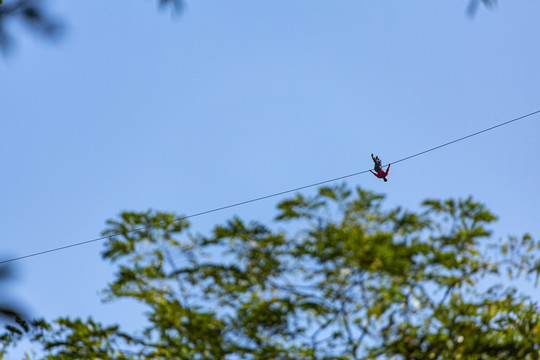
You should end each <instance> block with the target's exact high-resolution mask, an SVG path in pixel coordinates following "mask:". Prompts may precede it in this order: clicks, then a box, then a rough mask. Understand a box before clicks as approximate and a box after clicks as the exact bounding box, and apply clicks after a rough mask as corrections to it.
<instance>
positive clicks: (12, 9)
mask: <svg viewBox="0 0 540 360" xmlns="http://www.w3.org/2000/svg"><path fill="white" fill-rule="evenodd" d="M158 5H159V7H160V8H162V9H169V8H170V9H171V11H172V12H173V13H175V14H179V13H180V12H181V11H182V10H183V7H184V2H183V0H158ZM17 22H18V23H20V24H22V25H23V26H26V27H27V28H28V29H29V30H30V31H31V32H33V33H34V34H36V35H38V36H40V37H41V38H43V39H46V40H49V41H50V40H52V41H54V40H58V39H59V37H60V35H61V34H62V31H63V29H64V26H63V24H62V21H61V20H60V19H58V18H57V17H55V16H52V15H51V14H50V13H49V11H48V9H47V8H46V6H45V5H44V2H43V1H41V0H12V1H9V0H6V2H5V3H4V4H0V52H3V53H4V54H7V53H8V52H9V51H10V50H11V49H12V48H13V45H14V43H15V40H14V39H15V36H14V35H13V34H12V32H11V31H10V27H11V26H12V24H13V23H17Z"/></svg>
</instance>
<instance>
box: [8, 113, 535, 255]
mask: <svg viewBox="0 0 540 360" xmlns="http://www.w3.org/2000/svg"><path fill="white" fill-rule="evenodd" d="M538 113H540V110H537V111H534V112H532V113H529V114H527V115H523V116H520V117H517V118H515V119H512V120H509V121H506V122H503V123H501V124H498V125H495V126H492V127H489V128H487V129H484V130H481V131H478V132H475V133H473V134H470V135H467V136H464V137H461V138H459V139H456V140H453V141H450V142H447V143H444V144H442V145H439V146H435V147H433V148H431V149H428V150H424V151H421V152H419V153H416V154H414V155H410V156H407V157H404V158H402V159H399V160H396V161H394V162H391V164H397V163H400V162H402V161H405V160H409V159H412V158H414V157H416V156H420V155H423V154H426V153H428V152H430V151H434V150H437V149H440V148H442V147H445V146H448V145H451V144H454V143H457V142H459V141H462V140H465V139H468V138H470V137H473V136H476V135H479V134H482V133H484V132H486V131H490V130H493V129H496V128H498V127H501V126H504V125H508V124H510V123H513V122H515V121H518V120H521V119H524V118H527V117H529V116H533V115H536V114H538ZM384 166H386V165H384ZM369 171H371V169H369V170H364V171H359V172H355V173H352V174H348V175H344V176H339V177H336V178H333V179H328V180H324V181H319V182H316V183H313V184H309V185H304V186H300V187H297V188H294V189H290V190H285V191H280V192H277V193H274V194H270V195H265V196H261V197H257V198H253V199H250V200H246V201H241V202H237V203H234V204H230V205H226V206H222V207H218V208H214V209H211V210H206V211H201V212H198V213H195V214H191V215H187V216H182V217H179V218H177V219H176V220H175V221H181V220H185V219H189V218H194V217H197V216H202V215H206V214H210V213H213V212H217V211H221V210H225V209H230V208H233V207H237V206H241V205H246V204H249V203H253V202H256V201H261V200H265V199H269V198H273V197H276V196H280V195H284V194H288V193H291V192H295V191H299V190H304V189H308V188H311V187H315V186H319V185H323V184H327V183H330V182H334V181H337V180H342V179H346V178H349V177H353V176H357V175H361V174H365V173H367V172H369ZM150 227H151V225H148V226H143V227H140V228H136V229H133V230H130V231H128V232H126V233H116V234H112V235H107V236H102V237H98V238H95V239H91V240H86V241H81V242H78V243H73V244H70V245H65V246H60V247H56V248H53V249H49V250H44V251H40V252H36V253H32V254H28V255H23V256H19V257H15V258H11V259H8V260H2V261H0V265H1V264H6V263H9V262H14V261H18V260H22V259H26V258H30V257H34V256H39V255H44V254H48V253H51V252H55V251H60V250H65V249H69V248H72V247H76V246H81V245H85V244H90V243H93V242H97V241H101V240H106V239H110V238H112V237H114V236H118V235H122V234H130V233H133V232H137V231H143V230H146V229H148V228H150Z"/></svg>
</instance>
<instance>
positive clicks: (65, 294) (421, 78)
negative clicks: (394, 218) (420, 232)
mask: <svg viewBox="0 0 540 360" xmlns="http://www.w3.org/2000/svg"><path fill="white" fill-rule="evenodd" d="M5 2H6V3H7V0H6V1H5ZM467 4H468V2H467V1H465V0H463V1H442V0H441V1H433V0H429V1H428V0H423V1H415V0H411V1H399V2H398V1H393V2H390V1H369V2H368V1H352V0H347V1H340V2H336V1H319V0H310V1H305V0H304V1H285V0H273V1H252V0H243V1H240V0H231V1H187V2H186V5H187V6H186V9H185V11H184V12H183V13H182V15H181V16H180V17H178V18H174V17H171V15H170V14H169V13H167V12H160V11H158V10H157V6H156V3H155V2H153V1H145V0H137V1H133V0H129V1H128V0H119V1H114V2H113V1H105V0H96V1H86V2H80V1H76V2H74V1H68V0H56V1H50V2H49V5H50V8H51V11H52V12H53V13H54V14H56V15H58V16H60V17H62V18H63V19H65V21H66V23H67V32H66V35H65V36H64V38H63V40H62V41H61V42H59V43H58V44H55V45H51V44H48V43H46V42H41V41H39V40H38V39H36V38H34V37H31V36H28V35H27V34H26V33H25V32H22V31H19V32H17V34H19V35H20V36H18V46H17V48H16V51H15V52H14V53H13V54H12V55H11V56H9V57H8V58H6V59H5V60H4V61H1V62H0V154H1V156H0V166H1V171H2V176H1V177H0V188H1V189H2V191H1V193H0V194H1V195H0V202H1V204H2V207H1V209H0V254H1V256H2V257H3V258H7V257H14V256H21V255H25V254H28V253H33V252H36V251H42V250H46V249H49V248H54V247H58V246H63V245H67V244H70V243H74V242H79V241H85V240H88V239H92V238H96V237H98V236H99V234H100V232H101V231H102V230H103V229H104V226H105V221H106V220H107V219H108V218H112V217H114V216H116V215H117V214H118V213H119V212H120V211H122V210H137V211H142V210H147V209H149V208H153V209H159V210H167V211H174V212H176V213H178V214H186V215H189V214H192V213H196V212H199V211H204V210H207V209H210V208H215V207H219V206H223V205H227V204H230V203H235V202H238V201H243V200H247V199H250V198H253V197H258V196H264V195H267V194H271V193H275V192H279V191H283V190H287V189H290V188H294V187H298V186H302V185H306V184H310V183H314V182H317V181H322V180H325V179H329V178H333V177H337V176H341V175H346V174H349V173H353V172H357V171H362V170H366V169H369V168H370V167H371V166H372V162H371V158H370V154H371V153H376V154H379V155H380V156H381V158H382V159H383V161H384V162H392V161H394V160H397V159H400V158H403V157H405V156H408V155H411V154H414V153H417V152H419V151H423V150H426V149H428V148H431V147H433V146H437V145H439V144H442V143H444V142H447V141H451V140H453V139H455V138H459V137H461V136H464V135H467V134H470V133H473V132H476V131H479V130H482V129H484V128H487V127H490V126H492V125H495V124H497V123H500V122H503V121H507V120H510V119H512V118H515V117H518V116H521V115H524V114H527V113H530V112H532V111H536V110H539V109H540V98H539V94H540V71H539V70H538V69H539V68H538V64H540V47H539V46H538V39H539V38H540V28H539V26H538V17H539V15H540V3H539V2H538V1H532V0H528V1H525V0H520V1H508V0H506V1H503V0H501V1H500V4H499V6H498V7H497V8H496V9H494V10H487V9H485V8H483V7H481V8H480V9H479V12H478V13H477V16H476V17H475V18H474V19H470V18H469V17H467V16H466V15H465V9H466V7H467ZM539 140H540V116H534V117H530V118H527V119H524V120H521V121H519V122H517V123H514V124H512V125H509V126H506V127H502V128H499V129H496V130H493V131H491V132H488V133H485V134H482V135H479V136H477V137H474V138H472V139H468V140H465V141H463V142H460V143H457V144H455V145H452V146H449V147H445V148H443V149H440V150H437V151H435V152H431V153H429V154H426V155H424V156H422V157H417V158H414V159H411V160H409V161H406V162H403V163H399V164H396V166H395V167H392V168H391V172H390V176H389V182H387V183H383V182H382V181H380V180H378V179H376V178H375V177H374V176H372V175H370V174H365V175H360V176H358V177H354V178H351V179H349V180H348V181H347V183H348V184H349V186H356V185H360V186H362V187H364V188H367V189H371V190H374V191H377V192H383V193H385V194H386V195H387V205H388V206H394V205H402V206H404V207H406V208H411V209H416V208H417V207H418V204H419V203H420V202H421V201H422V200H424V199H426V198H447V197H467V196H469V195H473V197H474V198H475V199H476V200H479V201H482V202H484V203H485V204H487V206H488V207H489V208H490V209H491V210H492V211H493V212H494V213H495V214H497V215H498V216H499V217H500V221H499V222H498V223H497V224H496V225H495V226H494V227H493V230H494V236H496V237H504V236H506V235H507V234H516V235H520V234H522V233H524V232H531V233H532V234H533V235H535V236H536V237H538V236H540V223H539V222H538V215H539V213H540V205H539V204H540V187H539V185H540V181H539V179H540V161H538V160H539V159H540V141H539ZM312 192H313V190H308V191H305V192H304V193H305V194H310V193H312ZM278 200H279V198H276V199H270V200H265V201H261V202H257V203H254V204H250V205H246V206H243V207H238V208H234V209H230V210H226V211H223V212H220V213H215V214H211V215H208V216H204V217H200V218H196V219H194V220H193V225H194V230H195V231H198V232H201V233H204V232H206V231H208V230H209V229H210V228H211V227H212V226H213V225H215V224H217V223H219V222H222V221H224V220H225V219H227V218H230V217H231V216H233V215H238V216H239V217H241V218H243V219H259V220H263V221H271V219H272V217H273V215H274V214H275V212H274V209H275V204H276V203H277V201H278ZM102 248H103V244H102V243H94V244H91V245H87V246H81V247H78V248H73V249H69V250H65V251H61V252H57V253H51V254H47V255H43V256H39V257H34V258H29V259H26V260H22V261H19V262H17V263H16V264H15V265H16V272H17V275H18V276H17V281H16V282H14V283H13V284H10V286H9V287H8V288H4V289H3V290H2V298H4V297H9V298H12V299H17V300H19V301H21V302H22V303H24V304H25V306H26V308H27V309H28V310H29V311H30V312H31V313H32V314H33V315H36V316H44V317H46V318H53V317H57V316H61V315H70V316H81V317H87V316H88V315H93V316H94V317H95V318H97V319H98V320H102V321H104V322H105V323H116V322H121V323H123V324H125V325H126V326H127V327H135V326H137V324H138V323H139V322H140V321H141V318H142V317H140V316H139V310H140V309H138V308H137V307H135V306H132V305H129V304H127V305H126V303H113V304H105V305H104V304H102V303H101V300H100V299H101V298H100V295H99V292H100V290H101V289H103V288H104V287H105V284H106V282H107V281H109V280H110V279H111V278H112V273H113V270H114V269H113V268H112V267H111V266H109V265H108V264H106V263H104V262H103V261H102V260H101V257H100V251H101V250H102ZM4 294H7V295H6V296H4Z"/></svg>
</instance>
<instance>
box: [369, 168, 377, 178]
mask: <svg viewBox="0 0 540 360" xmlns="http://www.w3.org/2000/svg"><path fill="white" fill-rule="evenodd" d="M369 172H370V173H372V174H373V175H375V176H377V177H379V176H378V175H377V174H375V173H374V172H373V171H371V170H369Z"/></svg>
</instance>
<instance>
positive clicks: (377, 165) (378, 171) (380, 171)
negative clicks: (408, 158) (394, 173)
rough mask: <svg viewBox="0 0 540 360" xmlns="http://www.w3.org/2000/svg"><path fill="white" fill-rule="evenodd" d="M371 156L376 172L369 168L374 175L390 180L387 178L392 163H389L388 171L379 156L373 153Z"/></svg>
mask: <svg viewBox="0 0 540 360" xmlns="http://www.w3.org/2000/svg"><path fill="white" fill-rule="evenodd" d="M371 158H372V159H373V162H374V163H375V169H374V170H375V172H373V171H372V170H369V171H370V172H371V173H372V174H373V175H375V176H376V177H378V178H379V179H383V180H384V181H385V182H386V181H388V179H387V178H386V177H387V176H388V173H389V172H390V164H388V167H387V168H386V171H384V170H383V169H382V165H381V159H379V157H378V156H377V157H374V156H373V154H371Z"/></svg>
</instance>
